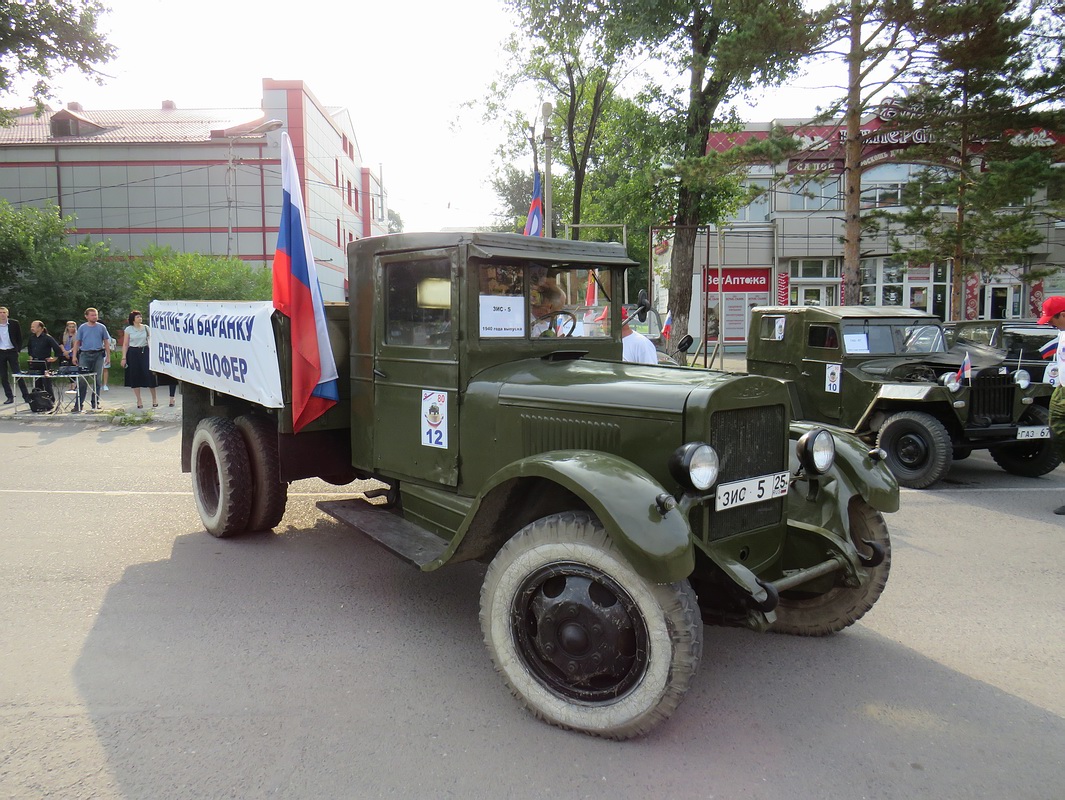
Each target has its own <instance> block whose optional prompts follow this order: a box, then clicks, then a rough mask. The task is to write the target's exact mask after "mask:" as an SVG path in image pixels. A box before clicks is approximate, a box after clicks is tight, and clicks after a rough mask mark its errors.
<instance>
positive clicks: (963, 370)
mask: <svg viewBox="0 0 1065 800" xmlns="http://www.w3.org/2000/svg"><path fill="white" fill-rule="evenodd" d="M954 377H956V378H957V379H958V383H961V380H962V378H965V380H967V381H968V382H969V385H970V386H972V383H973V364H972V362H971V361H970V360H969V351H968V350H966V351H965V358H963V359H962V360H961V366H960V367H958V372H957V374H956V375H955V376H954Z"/></svg>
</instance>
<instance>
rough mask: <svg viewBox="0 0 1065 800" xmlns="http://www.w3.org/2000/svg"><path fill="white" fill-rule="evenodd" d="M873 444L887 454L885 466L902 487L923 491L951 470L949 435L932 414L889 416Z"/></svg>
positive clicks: (906, 413) (907, 413) (902, 412)
mask: <svg viewBox="0 0 1065 800" xmlns="http://www.w3.org/2000/svg"><path fill="white" fill-rule="evenodd" d="M876 444H877V447H879V448H880V449H881V450H883V451H884V452H885V453H887V458H885V459H884V463H886V464H887V466H888V469H890V470H891V472H892V473H893V474H894V475H895V478H896V479H897V480H898V482H899V483H900V484H901V485H902V486H908V487H909V488H911V489H924V488H926V487H928V486H931V485H932V484H933V483H935V482H936V481H938V480H939V479H940V478H942V477H943V476H944V475H946V474H947V470H949V469H950V461H951V450H952V446H951V442H950V434H948V433H947V429H946V428H945V427H944V426H943V423H942V422H940V421H939V420H938V419H936V418H935V417H933V416H932V415H931V414H925V413H923V412H920V411H900V412H899V413H898V414H894V415H892V416H890V417H888V419H887V421H886V422H885V423H884V426H883V427H882V428H881V429H880V435H879V436H878V437H877V440H876Z"/></svg>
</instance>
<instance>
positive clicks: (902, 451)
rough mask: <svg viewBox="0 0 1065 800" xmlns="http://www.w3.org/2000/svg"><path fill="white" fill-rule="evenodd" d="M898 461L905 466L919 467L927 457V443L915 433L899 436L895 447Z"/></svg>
mask: <svg viewBox="0 0 1065 800" xmlns="http://www.w3.org/2000/svg"><path fill="white" fill-rule="evenodd" d="M896 453H897V454H898V459H899V461H900V462H901V463H902V464H903V465H904V466H907V467H919V466H921V464H923V463H924V462H925V461H926V460H927V459H928V444H927V443H926V442H925V440H924V439H923V438H921V437H920V436H918V435H917V434H915V433H906V434H903V435H902V436H900V437H899V443H898V445H897V447H896Z"/></svg>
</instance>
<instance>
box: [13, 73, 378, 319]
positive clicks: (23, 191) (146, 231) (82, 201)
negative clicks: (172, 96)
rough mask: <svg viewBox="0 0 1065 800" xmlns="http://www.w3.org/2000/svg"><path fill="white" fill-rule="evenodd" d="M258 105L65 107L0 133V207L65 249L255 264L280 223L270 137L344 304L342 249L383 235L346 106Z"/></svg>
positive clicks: (321, 273)
mask: <svg viewBox="0 0 1065 800" xmlns="http://www.w3.org/2000/svg"><path fill="white" fill-rule="evenodd" d="M262 87H263V93H262V98H261V101H260V103H259V107H258V108H255V107H249V108H228V109H193V110H185V109H179V108H176V107H175V105H174V104H173V103H171V102H167V101H164V102H163V103H162V104H161V106H160V107H159V108H157V109H148V110H145V109H137V110H120V111H93V110H89V109H85V108H82V107H81V106H80V105H79V104H77V103H70V104H69V105H68V107H67V108H64V109H60V110H58V111H52V110H48V111H46V112H45V113H44V114H43V115H42V116H40V117H37V116H35V114H34V110H33V109H26V110H24V112H23V113H22V114H20V115H19V116H18V117H17V119H16V120H15V124H14V125H13V126H12V127H9V128H0V198H3V199H5V200H7V201H8V202H9V203H11V204H12V205H13V206H16V207H18V206H27V205H31V206H40V207H43V206H47V205H54V206H57V207H58V208H59V210H60V212H61V214H62V215H63V216H67V215H72V216H74V218H75V227H74V229H73V230H72V231H71V239H72V240H76V241H81V240H83V239H85V238H86V237H88V238H89V239H90V240H92V241H109V242H110V243H111V245H112V246H113V247H114V248H115V249H117V250H121V251H124V252H129V253H132V254H134V255H136V254H139V253H140V252H142V251H143V249H144V248H145V247H146V246H149V245H163V246H170V247H172V248H174V249H175V250H178V251H181V252H198V253H206V254H210V255H218V256H235V257H237V258H240V259H242V260H244V261H247V262H249V263H252V264H259V265H263V266H268V265H269V264H270V263H271V261H272V259H273V253H274V248H275V246H276V243H277V229H278V225H279V223H280V216H281V151H280V143H281V131H287V132H288V135H289V137H290V138H291V140H292V145H293V151H294V153H295V156H296V163H297V166H298V169H299V175H300V183H301V187H302V190H303V197H304V206H305V209H306V211H307V216H308V227H309V229H310V235H311V247H312V249H313V251H314V256H315V261H316V262H317V264H318V277H319V281H320V283H321V286H322V294H323V297H324V299H325V300H327V301H329V300H343V299H345V298H346V295H347V285H346V284H347V262H346V256H345V248H346V246H347V243H348V242H350V241H353V240H355V239H360V238H363V237H365V236H371V235H375V234H382V233H386V232H387V230H388V195H387V192H386V190H385V187H384V185H383V183H382V180H381V175H380V174H379V173H375V172H374V171H373V170H371V169H370V168H369V167H367V166H365V163H364V161H363V155H362V153H361V151H360V150H359V146H358V143H357V140H356V136H355V130H354V127H353V125H352V121H351V115H350V114H349V112H348V110H347V109H346V108H341V107H333V106H325V105H323V104H322V103H321V102H319V100H318V99H317V98H316V97H315V96H314V94H313V93H312V92H311V90H310V89H309V88H308V87H307V86H306V85H305V84H304V83H303V82H302V81H277V80H272V79H264V80H263V83H262Z"/></svg>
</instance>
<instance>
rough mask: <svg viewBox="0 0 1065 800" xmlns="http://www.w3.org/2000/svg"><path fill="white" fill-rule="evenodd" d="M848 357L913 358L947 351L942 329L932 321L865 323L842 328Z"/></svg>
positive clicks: (867, 321)
mask: <svg viewBox="0 0 1065 800" xmlns="http://www.w3.org/2000/svg"><path fill="white" fill-rule="evenodd" d="M843 346H844V348H845V349H846V351H847V355H849V356H850V355H879V356H894V355H914V354H926V353H945V352H947V345H946V340H945V339H944V336H943V329H942V328H941V327H940V326H939V325H938V324H936V323H932V322H923V321H922V322H917V323H915V322H900V321H889V320H885V321H882V322H881V321H877V322H871V321H869V320H865V321H862V322H849V323H846V324H844V326H843Z"/></svg>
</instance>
